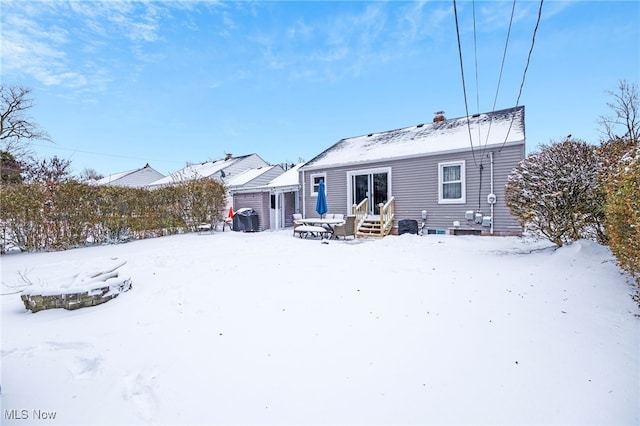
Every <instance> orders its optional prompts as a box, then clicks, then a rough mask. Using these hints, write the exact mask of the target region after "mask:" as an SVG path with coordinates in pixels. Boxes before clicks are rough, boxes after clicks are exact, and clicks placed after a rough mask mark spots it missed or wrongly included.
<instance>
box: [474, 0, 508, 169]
mask: <svg viewBox="0 0 640 426" xmlns="http://www.w3.org/2000/svg"><path fill="white" fill-rule="evenodd" d="M515 11H516V0H513V5H512V6H511V17H510V18H509V28H508V29H507V39H506V41H505V43H504V51H503V52H502V63H501V64H500V73H499V74H498V84H497V86H496V95H495V97H494V98H493V106H492V108H491V111H495V110H496V105H497V103H498V93H500V84H501V83H502V72H503V71H504V63H505V62H506V59H507V48H508V47H509V39H510V38H511V26H512V25H513V15H514V14H515ZM492 124H493V116H491V118H490V120H489V128H488V129H487V137H486V139H485V141H484V146H483V147H482V153H481V155H480V164H482V162H483V161H484V153H485V150H486V148H487V145H488V144H489V135H490V134H491V125H492Z"/></svg>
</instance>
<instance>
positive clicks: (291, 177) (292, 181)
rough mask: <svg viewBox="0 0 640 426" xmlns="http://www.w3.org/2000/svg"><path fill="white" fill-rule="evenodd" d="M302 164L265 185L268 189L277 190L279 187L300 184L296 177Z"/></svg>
mask: <svg viewBox="0 0 640 426" xmlns="http://www.w3.org/2000/svg"><path fill="white" fill-rule="evenodd" d="M303 165H304V163H300V164H296V165H295V166H293V167H292V168H290V169H289V170H287V171H286V172H284V173H283V174H281V175H280V176H278V177H277V178H275V179H273V180H272V181H271V182H269V183H268V184H267V186H268V187H270V188H278V187H281V186H295V185H298V184H299V183H300V179H299V176H298V170H299V169H300V167H302V166H303Z"/></svg>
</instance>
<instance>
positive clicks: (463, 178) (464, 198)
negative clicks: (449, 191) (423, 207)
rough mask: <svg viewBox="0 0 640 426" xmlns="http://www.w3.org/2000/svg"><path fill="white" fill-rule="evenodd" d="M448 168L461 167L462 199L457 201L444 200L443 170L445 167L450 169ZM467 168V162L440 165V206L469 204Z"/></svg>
mask: <svg viewBox="0 0 640 426" xmlns="http://www.w3.org/2000/svg"><path fill="white" fill-rule="evenodd" d="M448 166H460V182H461V184H462V188H461V191H462V197H461V198H455V199H452V198H443V195H442V186H443V184H444V182H443V176H442V170H443V168H444V167H448ZM465 166H466V162H465V160H460V161H448V162H446V163H438V204H465V203H466V202H467V185H466V181H467V179H466V175H465V169H466V167H465Z"/></svg>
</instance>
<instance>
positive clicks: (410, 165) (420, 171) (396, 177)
mask: <svg viewBox="0 0 640 426" xmlns="http://www.w3.org/2000/svg"><path fill="white" fill-rule="evenodd" d="M500 148H502V149H500ZM490 152H493V155H494V170H493V173H494V193H495V194H496V196H497V202H496V204H495V205H494V215H493V218H494V222H493V223H494V233H496V234H519V233H520V232H521V228H520V226H519V224H518V222H517V220H516V219H515V218H514V217H513V216H511V214H510V212H509V209H508V208H507V207H506V205H505V202H504V186H505V184H506V181H507V176H508V175H509V173H510V172H511V170H512V169H513V168H514V167H515V166H516V165H517V164H518V162H519V161H520V160H521V159H523V158H524V156H525V148H524V142H522V143H520V144H509V145H505V146H504V147H500V146H495V147H494V148H491V149H489V148H488V149H486V150H484V151H483V152H481V151H480V150H478V149H476V150H475V151H474V152H473V153H472V152H471V151H462V152H455V153H446V154H439V155H430V156H423V157H415V158H405V159H398V160H388V161H384V162H383V161H380V162H373V163H367V164H358V165H351V166H340V167H335V168H331V169H327V170H306V171H302V172H301V175H300V179H301V182H302V179H305V182H304V185H303V190H302V191H301V200H300V202H301V204H300V205H301V206H303V212H304V214H305V215H306V216H307V217H313V216H317V213H316V212H315V203H316V197H312V196H311V195H310V191H311V189H310V185H311V175H313V174H318V173H326V180H325V185H326V191H327V205H328V207H329V212H330V213H343V214H348V213H350V208H349V205H348V201H347V194H348V185H349V184H350V182H349V181H348V177H347V173H348V172H353V171H356V170H367V169H375V168H384V167H389V168H390V169H391V171H390V173H391V180H390V185H391V195H392V196H394V197H395V218H396V225H397V221H398V220H401V219H415V220H417V221H418V223H421V222H422V218H421V212H422V210H427V212H428V218H427V222H426V226H427V228H428V229H434V230H435V229H437V230H445V231H446V230H448V229H449V228H451V227H452V226H453V222H454V221H459V222H460V225H461V227H464V228H474V229H479V230H482V231H486V232H488V230H489V228H485V227H482V226H480V225H475V224H474V223H473V222H468V221H467V220H465V212H466V211H468V210H473V211H476V210H478V196H479V198H480V211H481V212H482V213H483V215H485V216H489V215H490V205H489V204H488V203H487V195H488V194H489V193H490V186H491V162H490V159H489V153H490ZM462 160H464V161H465V182H466V188H465V203H462V204H440V203H439V202H438V184H439V183H438V173H439V169H438V164H439V163H443V162H455V161H462ZM480 164H482V167H483V169H482V187H481V188H480Z"/></svg>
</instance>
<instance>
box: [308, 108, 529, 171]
mask: <svg viewBox="0 0 640 426" xmlns="http://www.w3.org/2000/svg"><path fill="white" fill-rule="evenodd" d="M469 137H471V142H470V141H469ZM524 140H525V129H524V106H519V107H515V108H509V109H504V110H500V111H493V112H488V113H483V114H476V115H473V116H470V117H466V116H465V117H460V118H454V119H449V120H445V121H440V122H436V123H426V124H418V125H415V126H410V127H405V128H402V129H396V130H389V131H385V132H379V133H369V134H367V135H362V136H356V137H351V138H346V139H342V140H340V141H339V142H338V143H336V144H335V145H333V146H332V147H330V148H329V149H327V150H325V151H324V152H322V153H321V154H319V155H318V156H316V157H315V158H313V159H312V160H311V161H309V162H308V163H307V164H306V165H305V166H304V168H303V169H316V168H322V167H331V166H338V165H343V164H353V163H366V162H372V161H380V160H388V159H394V158H405V157H416V156H423V155H432V154H438V153H443V152H449V151H459V150H469V149H471V146H472V144H473V147H474V148H481V147H484V146H492V145H494V146H495V145H503V144H509V143H524Z"/></svg>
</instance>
